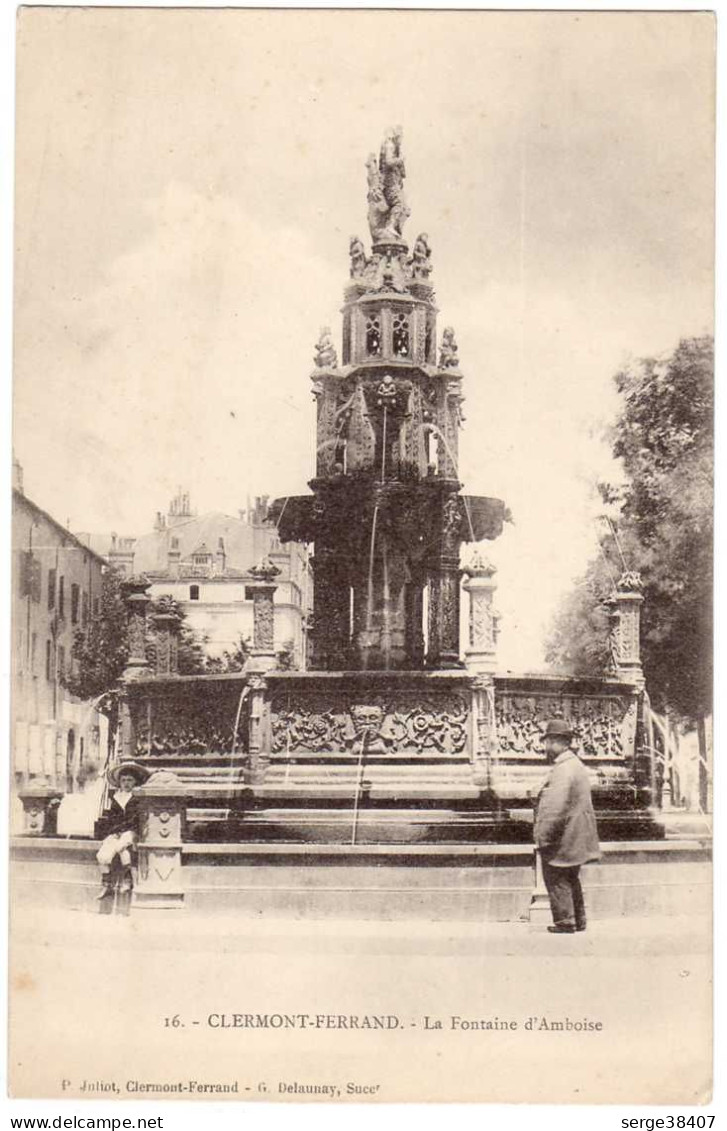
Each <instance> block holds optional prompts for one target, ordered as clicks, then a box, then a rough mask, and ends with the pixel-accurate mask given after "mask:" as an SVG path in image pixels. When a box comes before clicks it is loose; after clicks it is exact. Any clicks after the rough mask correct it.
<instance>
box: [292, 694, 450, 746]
mask: <svg viewBox="0 0 727 1131" xmlns="http://www.w3.org/2000/svg"><path fill="white" fill-rule="evenodd" d="M467 718H468V704H467V699H466V697H465V696H464V695H462V694H459V693H457V692H454V691H451V692H447V693H446V694H444V695H443V694H441V693H440V694H438V695H436V696H434V695H427V694H426V693H425V692H420V691H418V690H417V691H411V692H409V693H407V692H404V691H400V692H398V693H396V692H394V693H392V694H391V695H385V694H378V693H376V694H372V695H371V696H368V697H367V698H366V699H365V700H360V701H355V700H354V699H353V698H352V697H351V696H350V695H348V694H346V693H344V692H331V693H330V694H326V695H323V694H321V693H319V692H315V693H311V694H309V695H305V696H302V695H291V696H289V697H288V696H280V697H277V698H275V699H274V700H273V707H272V728H273V752H274V753H285V752H289V753H295V752H301V751H305V752H310V753H322V752H326V751H329V752H335V753H350V754H352V755H356V756H358V754H359V753H360V751H361V743H362V741H364V739H365V740H366V749H367V752H368V753H369V754H394V755H427V754H430V755H433V754H445V755H446V754H460V753H462V752H463V751H464V750H465V749H466V746H467Z"/></svg>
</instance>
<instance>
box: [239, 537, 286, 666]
mask: <svg viewBox="0 0 727 1131" xmlns="http://www.w3.org/2000/svg"><path fill="white" fill-rule="evenodd" d="M250 573H251V575H252V577H253V578H254V581H253V583H252V584H251V585H247V586H246V595H247V593H250V594H251V595H252V601H253V606H252V617H253V634H252V653H251V655H250V659H249V660H248V662H247V668H246V670H247V671H253V672H266V671H270V670H271V668H274V667H275V610H274V606H273V594H274V592H275V590H276V589H277V585H275V584H274V583H273V579H274V578H275V577H277V576H278V574H279V573H280V570H279V569H278V567H277V566H276V565H273V563H272V562H271V561H270V559H269V558H263V560H262V561H261V562H260V563H259V564H258V565H256V566H253V568H252V569H251V570H250Z"/></svg>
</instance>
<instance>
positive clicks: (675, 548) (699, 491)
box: [546, 337, 714, 721]
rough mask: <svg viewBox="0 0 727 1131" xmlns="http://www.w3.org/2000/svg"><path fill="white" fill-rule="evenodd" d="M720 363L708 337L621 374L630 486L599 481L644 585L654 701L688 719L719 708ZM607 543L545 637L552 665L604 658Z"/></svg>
mask: <svg viewBox="0 0 727 1131" xmlns="http://www.w3.org/2000/svg"><path fill="white" fill-rule="evenodd" d="M713 371H714V348H713V342H712V339H711V338H709V337H700V338H691V339H685V340H682V341H681V342H680V343H679V345H678V346H677V348H676V350H675V351H674V352H673V353H672V354H671V355H670V356H669V357H668V358H661V359H657V358H645V359H642V360H641V361H638V362H635V363H634V364H632V365H630V366H628V367H627V368H625V369H623V370H622V371H621V372H619V373H617V374H616V377H615V381H616V386H617V388H618V390H619V392H620V393H621V396H622V398H623V408H622V411H621V414H620V416H619V418H618V420H617V422H616V425H615V427H614V430H613V452H614V455H615V456H616V457H617V458H619V459H620V460H621V461H622V466H623V469H624V473H625V484H624V485H623V486H619V487H614V486H613V485H610V484H603V485H602V486H601V492H602V495H603V498H604V502H605V503H606V504H607V505H609V506H611V507H614V508H615V509H616V512H617V518H616V519H615V521H614V527H615V529H616V533H617V536H618V540H619V544H620V547H621V550H622V552H623V556H624V558H625V561H626V563H627V565H628V568H629V569H633V570H638V571H639V572H640V573H641V575H642V578H643V581H644V605H643V613H642V658H643V664H644V673H645V675H646V680H647V686H648V688H649V691H650V694H651V697H652V700H653V701H654V702H655V704H656V705H657V706H658V707H660V708H663V707H664V706H669V707H670V708H672V710H676V711H677V712H679V713H680V714H681V715H682V716H683V717H684V718H685V720H689V721H694V720H696V719H699V718H700V717H703V716H704V715H706V714H708V713H709V712H710V711H711V706H712V666H711V638H712V535H713V514H712V490H713V427H712V425H713ZM602 550H603V551H604V553H602V555H601V557H599V558H598V559H596V560H595V561H593V562H591V564H590V566H589V567H588V570H587V572H586V575H585V577H584V578H583V579H582V581H581V583H580V584H579V586H578V587H577V589H576V590H575V591H574V592H573V593H572V594H570V595H569V596H568V597H567V598H566V600H565V601H564V603H563V605H562V607H561V609H560V610H559V612H558V614H557V616H556V618H555V622H554V625H553V629H552V632H551V636H550V639H549V641H548V644H547V651H546V657H547V659H548V661H549V662H550V663H553V664H555V665H558V666H563V667H565V668H566V669H568V670H571V671H574V670H578V671H582V672H584V674H588V673H589V672H590V673H596V672H599V671H600V672H603V671H604V670H605V667H606V665H607V662H608V655H609V651H608V620H607V617H606V616H605V611H604V610H603V609H602V607H601V604H600V603H601V602H602V601H603V599H604V598H605V597H607V596H608V595H609V592H611V591H612V590H613V583H614V580H615V578H617V576H618V574H619V573H620V572H621V563H620V555H619V554H618V551H617V547H616V546H615V545H614V540H613V539H612V538H605V539H604V541H603V544H602ZM604 555H607V556H608V557H609V558H610V561H611V565H610V566H609V565H608V563H607V562H605V561H604Z"/></svg>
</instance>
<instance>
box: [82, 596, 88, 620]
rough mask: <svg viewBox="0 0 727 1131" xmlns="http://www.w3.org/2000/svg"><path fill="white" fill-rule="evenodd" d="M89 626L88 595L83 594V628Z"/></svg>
mask: <svg viewBox="0 0 727 1131" xmlns="http://www.w3.org/2000/svg"><path fill="white" fill-rule="evenodd" d="M87 625H88V593H86V592H84V593H82V594H81V627H82V628H86V626H87Z"/></svg>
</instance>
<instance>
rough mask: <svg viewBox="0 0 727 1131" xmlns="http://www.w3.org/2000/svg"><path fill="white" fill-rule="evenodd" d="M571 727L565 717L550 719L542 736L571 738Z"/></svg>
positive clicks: (572, 731)
mask: <svg viewBox="0 0 727 1131" xmlns="http://www.w3.org/2000/svg"><path fill="white" fill-rule="evenodd" d="M574 734H575V731H574V730H573V727H572V726H571V725H570V723H568V722H566V720H565V719H551V720H550V722H549V723H548V725H547V726H546V728H545V731H544V733H543V738H572V737H573V735H574Z"/></svg>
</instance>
